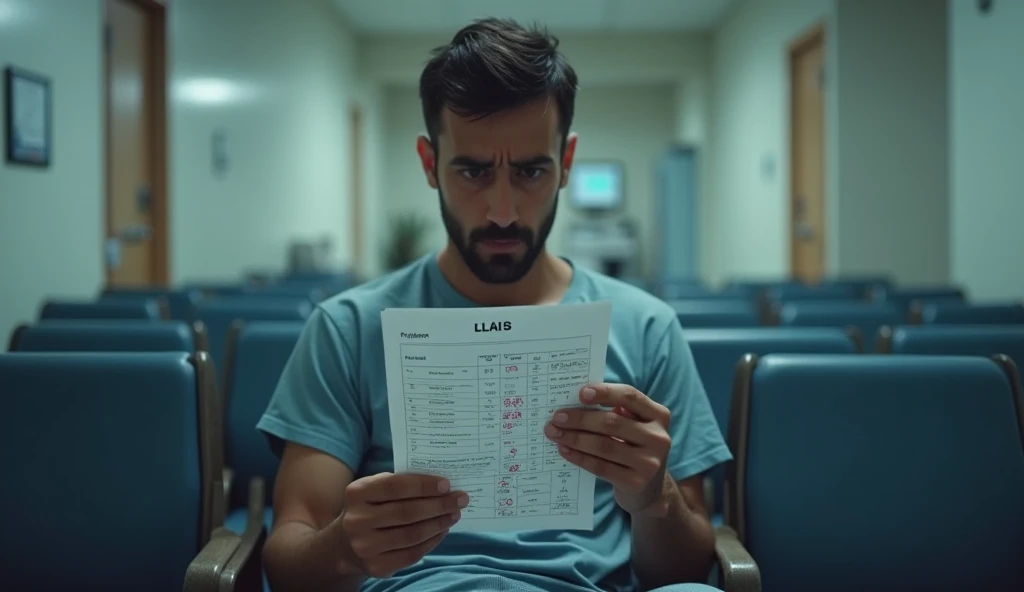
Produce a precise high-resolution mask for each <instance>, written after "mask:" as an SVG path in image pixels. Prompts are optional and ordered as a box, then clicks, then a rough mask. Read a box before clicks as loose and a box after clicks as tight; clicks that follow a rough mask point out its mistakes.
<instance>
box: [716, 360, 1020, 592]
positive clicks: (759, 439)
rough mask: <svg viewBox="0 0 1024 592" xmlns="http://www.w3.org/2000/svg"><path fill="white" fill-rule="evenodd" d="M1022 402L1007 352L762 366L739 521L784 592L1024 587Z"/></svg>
mask: <svg viewBox="0 0 1024 592" xmlns="http://www.w3.org/2000/svg"><path fill="white" fill-rule="evenodd" d="M1021 405H1022V403H1021V394H1020V381H1019V378H1018V375H1017V372H1016V368H1015V367H1014V365H1013V363H1012V362H1011V361H1010V360H1009V359H1008V358H1006V357H1001V358H1000V359H999V360H998V361H993V360H992V359H987V358H979V357H946V356H870V355H860V356H849V355H847V356H839V355H768V356H765V357H763V358H761V359H760V360H758V359H756V358H754V357H751V358H750V359H748V360H746V361H745V362H744V364H743V365H742V366H741V368H740V370H739V373H738V377H737V389H736V394H735V398H734V401H733V415H732V421H731V422H730V425H729V440H730V443H731V445H732V448H733V450H734V451H735V454H736V461H735V462H734V463H732V465H730V467H729V469H728V472H729V477H728V482H727V492H728V494H727V500H726V503H727V507H726V520H727V521H728V522H729V523H730V524H732V525H734V526H735V528H736V529H737V532H738V533H739V534H740V537H741V540H743V542H744V544H745V546H746V548H747V549H748V550H749V551H750V553H751V555H752V556H754V557H756V558H757V563H758V567H759V568H760V571H761V575H762V578H763V581H764V582H766V583H768V585H769V586H771V588H772V589H774V590H786V591H787V592H802V591H804V590H815V591H817V590H830V591H835V592H845V591H854V590H856V591H858V592H859V591H863V590H893V591H895V590H910V589H913V590H929V591H937V592H943V591H953V590H1021V589H1024V562H1022V561H1021V557H1024V536H1021V533H1024V503H1021V502H1022V500H1024V439H1022V433H1021V432H1022V425H1024V417H1022V408H1021Z"/></svg>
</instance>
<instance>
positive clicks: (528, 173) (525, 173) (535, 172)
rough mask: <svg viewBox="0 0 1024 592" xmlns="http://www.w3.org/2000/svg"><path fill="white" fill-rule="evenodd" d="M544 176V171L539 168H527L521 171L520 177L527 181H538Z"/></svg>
mask: <svg viewBox="0 0 1024 592" xmlns="http://www.w3.org/2000/svg"><path fill="white" fill-rule="evenodd" d="M543 174H544V169H542V168H539V167H525V168H521V169H519V176H521V177H526V178H527V179H536V178H538V177H540V176H541V175H543Z"/></svg>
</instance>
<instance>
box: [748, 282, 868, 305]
mask: <svg viewBox="0 0 1024 592" xmlns="http://www.w3.org/2000/svg"><path fill="white" fill-rule="evenodd" d="M765 298H766V299H767V300H768V303H769V304H771V305H782V304H786V303H787V302H804V301H810V302H819V301H823V300H827V301H833V300H854V301H856V300H859V299H861V296H859V295H858V294H857V290H856V289H855V288H853V287H851V286H845V285H839V284H837V285H820V286H805V285H803V284H785V285H779V286H773V287H771V288H769V289H768V290H767V291H766V292H765Z"/></svg>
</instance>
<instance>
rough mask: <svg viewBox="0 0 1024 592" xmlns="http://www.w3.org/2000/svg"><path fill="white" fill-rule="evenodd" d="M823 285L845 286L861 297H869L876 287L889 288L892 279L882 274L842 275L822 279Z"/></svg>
mask: <svg viewBox="0 0 1024 592" xmlns="http://www.w3.org/2000/svg"><path fill="white" fill-rule="evenodd" d="M821 285H823V286H845V287H847V288H850V289H852V290H853V291H854V292H855V293H856V294H857V295H858V296H859V297H861V298H870V297H871V294H872V292H874V290H876V289H882V290H885V289H891V288H892V279H891V278H889V277H888V276H884V275H842V276H838V277H830V278H825V279H824V280H822V282H821Z"/></svg>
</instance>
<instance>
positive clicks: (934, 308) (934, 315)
mask: <svg viewBox="0 0 1024 592" xmlns="http://www.w3.org/2000/svg"><path fill="white" fill-rule="evenodd" d="M919 314H920V322H922V323H924V324H927V325H1024V305H1021V304H1020V303H1015V304H968V303H967V302H928V303H926V304H924V305H923V306H922V307H921V310H920V312H919Z"/></svg>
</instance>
